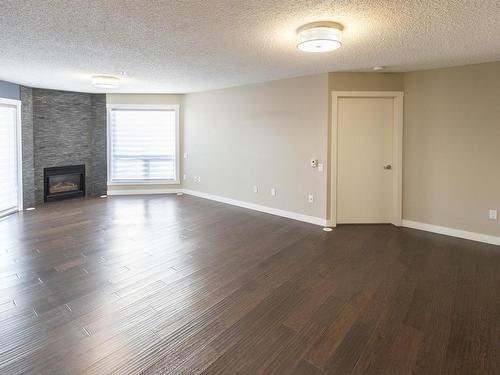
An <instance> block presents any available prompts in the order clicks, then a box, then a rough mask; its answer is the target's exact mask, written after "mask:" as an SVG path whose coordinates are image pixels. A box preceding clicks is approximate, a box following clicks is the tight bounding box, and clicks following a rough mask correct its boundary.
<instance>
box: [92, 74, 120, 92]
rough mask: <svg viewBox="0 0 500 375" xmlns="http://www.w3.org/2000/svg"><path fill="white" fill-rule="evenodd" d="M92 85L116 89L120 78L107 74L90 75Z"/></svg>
mask: <svg viewBox="0 0 500 375" xmlns="http://www.w3.org/2000/svg"><path fill="white" fill-rule="evenodd" d="M92 85H93V86H94V87H99V88H102V89H116V88H118V86H120V78H118V77H115V76H108V75H96V76H92Z"/></svg>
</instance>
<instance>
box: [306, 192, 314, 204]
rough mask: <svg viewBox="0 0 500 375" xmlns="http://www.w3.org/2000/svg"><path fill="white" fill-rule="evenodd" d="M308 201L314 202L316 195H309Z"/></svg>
mask: <svg viewBox="0 0 500 375" xmlns="http://www.w3.org/2000/svg"><path fill="white" fill-rule="evenodd" d="M307 201H308V202H309V203H314V195H312V194H309V196H308V197H307Z"/></svg>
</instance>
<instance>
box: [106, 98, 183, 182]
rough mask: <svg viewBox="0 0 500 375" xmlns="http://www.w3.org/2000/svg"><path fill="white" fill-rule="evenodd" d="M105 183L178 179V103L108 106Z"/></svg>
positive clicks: (175, 180) (171, 180)
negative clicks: (106, 175) (107, 169)
mask: <svg viewBox="0 0 500 375" xmlns="http://www.w3.org/2000/svg"><path fill="white" fill-rule="evenodd" d="M108 131H109V136H108V152H109V178H108V180H109V183H110V184H113V183H114V184H120V183H123V184H127V183H128V184H131V183H132V184H133V183H155V182H156V183H179V155H178V154H179V106H118V105H113V106H110V107H109V108H108Z"/></svg>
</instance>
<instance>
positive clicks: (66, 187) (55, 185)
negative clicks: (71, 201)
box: [43, 164, 85, 202]
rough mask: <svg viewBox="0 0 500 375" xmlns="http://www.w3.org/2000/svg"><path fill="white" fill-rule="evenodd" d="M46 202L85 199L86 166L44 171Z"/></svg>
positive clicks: (46, 169) (54, 168) (45, 169)
mask: <svg viewBox="0 0 500 375" xmlns="http://www.w3.org/2000/svg"><path fill="white" fill-rule="evenodd" d="M43 176H44V201H45V202H49V201H54V200H59V199H66V198H73V197H83V196H84V195H85V165H83V164H82V165H68V166H64V167H52V168H44V169H43Z"/></svg>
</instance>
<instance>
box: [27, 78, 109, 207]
mask: <svg viewBox="0 0 500 375" xmlns="http://www.w3.org/2000/svg"><path fill="white" fill-rule="evenodd" d="M21 102H22V107H21V126H22V146H23V161H22V162H23V163H22V164H23V203H24V207H31V206H34V205H37V204H42V203H43V200H44V176H43V171H44V168H50V167H59V166H63V165H78V164H85V166H86V168H85V173H86V179H85V181H86V183H85V185H86V186H85V191H86V194H87V195H90V196H95V195H101V194H106V189H107V186H106V181H107V176H106V173H107V172H106V162H107V161H106V159H107V155H106V95H105V94H88V93H79V92H70V91H59V90H48V89H38V88H31V87H25V86H21Z"/></svg>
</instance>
